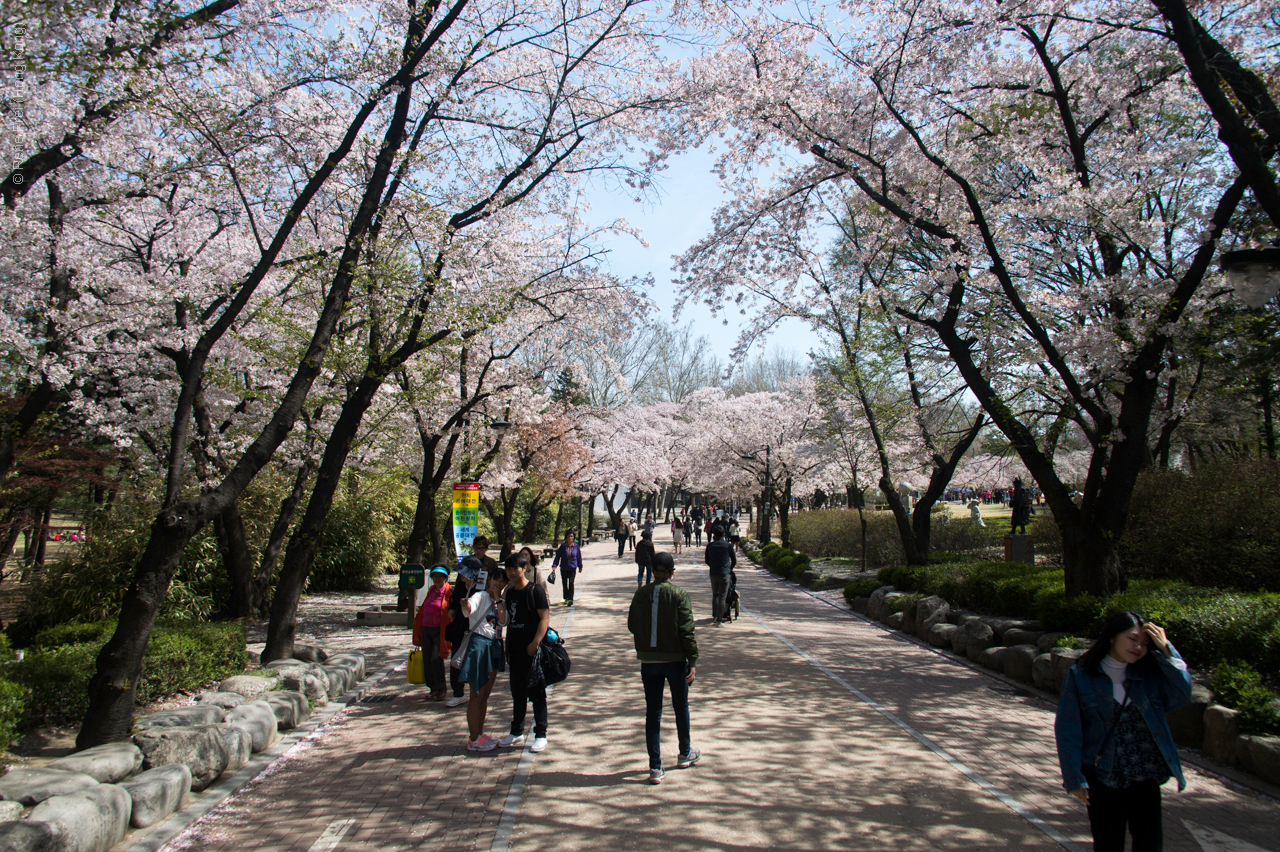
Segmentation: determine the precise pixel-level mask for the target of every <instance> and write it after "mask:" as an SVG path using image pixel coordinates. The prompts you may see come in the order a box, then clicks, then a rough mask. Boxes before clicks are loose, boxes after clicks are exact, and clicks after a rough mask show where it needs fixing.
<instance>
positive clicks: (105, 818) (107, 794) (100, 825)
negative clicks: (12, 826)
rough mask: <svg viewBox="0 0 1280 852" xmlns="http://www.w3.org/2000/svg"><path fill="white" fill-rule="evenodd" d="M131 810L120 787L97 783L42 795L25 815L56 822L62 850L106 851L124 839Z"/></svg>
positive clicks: (127, 795)
mask: <svg viewBox="0 0 1280 852" xmlns="http://www.w3.org/2000/svg"><path fill="white" fill-rule="evenodd" d="M132 810H133V800H132V799H130V798H129V794H128V793H127V792H126V791H125V789H124V788H123V787H120V786H118V785H116V784H98V785H97V786H94V787H89V788H86V789H84V790H81V791H80V792H78V793H70V794H68V795H66V796H54V797H53V798H52V799H45V800H44V801H43V802H41V803H40V804H38V805H36V806H35V808H33V809H32V811H31V813H30V814H29V815H28V816H29V818H30V819H32V820H34V821H36V822H47V823H51V824H53V825H56V826H58V829H56V830H58V831H60V833H61V834H62V837H63V844H62V848H63V849H64V850H65V852H107V850H108V849H110V848H111V847H112V846H115V845H116V844H117V843H119V842H120V841H121V840H123V839H124V834H125V832H126V831H128V830H129V816H130V814H131V813H132Z"/></svg>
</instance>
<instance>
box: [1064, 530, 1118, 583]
mask: <svg viewBox="0 0 1280 852" xmlns="http://www.w3.org/2000/svg"><path fill="white" fill-rule="evenodd" d="M1059 526H1063V525H1059ZM1062 562H1063V567H1064V569H1065V575H1066V577H1065V579H1066V587H1067V593H1068V594H1069V595H1070V594H1072V593H1073V590H1078V591H1076V592H1075V593H1076V594H1080V593H1083V594H1088V595H1095V596H1097V597H1108V596H1109V595H1112V594H1115V593H1116V592H1117V591H1123V590H1124V588H1125V587H1126V586H1127V585H1128V584H1127V583H1126V581H1125V577H1124V570H1123V566H1122V565H1121V564H1120V547H1119V541H1118V539H1116V538H1113V537H1111V536H1108V535H1106V534H1104V533H1101V532H1098V531H1093V530H1088V529H1085V528H1083V527H1082V526H1078V525H1076V524H1067V525H1065V526H1063V529H1062Z"/></svg>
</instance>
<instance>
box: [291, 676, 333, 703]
mask: <svg viewBox="0 0 1280 852" xmlns="http://www.w3.org/2000/svg"><path fill="white" fill-rule="evenodd" d="M280 685H281V686H283V687H284V688H285V689H287V690H293V691H294V692H301V693H302V694H303V695H305V696H306V697H307V700H308V701H310V702H311V706H313V707H323V706H325V705H326V704H328V703H329V677H328V675H325V677H324V678H323V679H321V678H318V677H316V676H315V675H313V674H307V673H305V672H303V671H302V670H301V669H281V670H280Z"/></svg>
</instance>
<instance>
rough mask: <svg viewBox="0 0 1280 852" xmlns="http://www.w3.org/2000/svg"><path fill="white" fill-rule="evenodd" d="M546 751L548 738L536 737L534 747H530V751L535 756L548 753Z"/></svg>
mask: <svg viewBox="0 0 1280 852" xmlns="http://www.w3.org/2000/svg"><path fill="white" fill-rule="evenodd" d="M546 749H547V738H546V737H534V738H533V745H531V746H529V751H531V752H533V753H534V754H537V753H538V752H540V751H546Z"/></svg>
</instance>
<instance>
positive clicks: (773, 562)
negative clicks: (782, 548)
mask: <svg viewBox="0 0 1280 852" xmlns="http://www.w3.org/2000/svg"><path fill="white" fill-rule="evenodd" d="M794 564H795V558H794V557H793V556H792V555H791V554H790V553H781V554H777V555H775V556H774V557H773V558H771V559H770V560H769V566H770V567H771V568H773V570H774V572H775V573H777V574H780V575H782V576H783V577H789V576H791V566H793V565H794Z"/></svg>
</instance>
